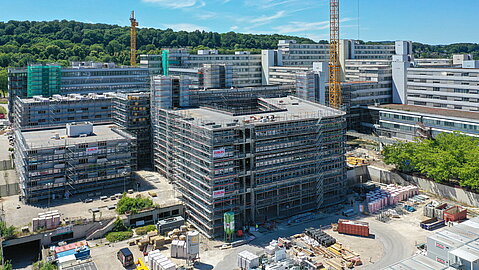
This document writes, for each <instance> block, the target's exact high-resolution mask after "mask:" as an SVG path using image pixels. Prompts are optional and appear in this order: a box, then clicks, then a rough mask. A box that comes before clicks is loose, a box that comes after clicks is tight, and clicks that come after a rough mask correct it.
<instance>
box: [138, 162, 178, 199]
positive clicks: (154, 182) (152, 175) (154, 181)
mask: <svg viewBox="0 0 479 270" xmlns="http://www.w3.org/2000/svg"><path fill="white" fill-rule="evenodd" d="M134 174H135V176H136V178H137V179H139V180H141V181H142V182H145V183H148V185H151V187H150V188H152V189H151V191H153V192H155V193H156V195H157V196H156V197H149V196H148V192H149V191H144V192H142V193H140V194H142V195H143V196H146V197H149V198H150V199H152V200H153V203H155V204H158V205H159V206H160V207H169V206H173V205H178V204H181V201H180V200H179V199H178V197H179V196H180V194H179V193H178V192H177V191H176V190H175V189H174V187H173V184H172V183H170V182H169V181H168V179H166V178H165V177H163V176H162V175H161V174H159V173H157V172H152V171H136V172H134ZM142 185H144V184H142ZM145 185H146V184H145ZM134 196H136V194H135V195H134Z"/></svg>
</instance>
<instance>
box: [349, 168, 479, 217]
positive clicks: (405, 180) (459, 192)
mask: <svg viewBox="0 0 479 270" xmlns="http://www.w3.org/2000/svg"><path fill="white" fill-rule="evenodd" d="M357 170H358V171H359V173H362V172H363V170H364V169H360V167H359V168H358V169H357ZM367 171H368V174H369V177H370V179H371V180H372V181H374V182H379V183H385V184H398V185H415V186H418V187H419V188H420V189H422V190H424V191H426V192H429V193H432V194H436V195H438V196H440V197H444V198H448V199H450V200H453V201H457V202H460V203H462V204H465V205H469V206H473V207H479V194H477V193H473V192H469V191H466V190H463V189H461V188H455V187H450V186H446V185H443V184H440V183H436V182H433V181H429V180H427V179H423V178H419V177H415V176H411V175H406V174H398V173H395V172H391V171H387V170H384V169H381V168H377V167H373V166H368V167H367Z"/></svg>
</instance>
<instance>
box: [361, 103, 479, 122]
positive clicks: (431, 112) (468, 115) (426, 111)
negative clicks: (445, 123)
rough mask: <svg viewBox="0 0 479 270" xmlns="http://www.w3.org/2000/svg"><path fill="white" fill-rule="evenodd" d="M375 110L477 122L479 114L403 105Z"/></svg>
mask: <svg viewBox="0 0 479 270" xmlns="http://www.w3.org/2000/svg"><path fill="white" fill-rule="evenodd" d="M370 108H374V107H370ZM375 108H379V109H390V110H398V111H407V112H412V113H418V114H429V115H440V116H447V117H456V118H461V119H472V120H479V112H477V113H476V112H467V111H458V110H448V109H438V108H429V107H423V106H415V105H404V104H385V105H380V106H377V107H375Z"/></svg>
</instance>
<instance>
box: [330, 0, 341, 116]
mask: <svg viewBox="0 0 479 270" xmlns="http://www.w3.org/2000/svg"><path fill="white" fill-rule="evenodd" d="M329 5H330V18H329V19H330V21H329V27H330V29H329V31H330V32H329V34H330V41H329V106H331V107H333V108H335V109H341V105H342V91H341V64H340V61H339V0H330V2H329Z"/></svg>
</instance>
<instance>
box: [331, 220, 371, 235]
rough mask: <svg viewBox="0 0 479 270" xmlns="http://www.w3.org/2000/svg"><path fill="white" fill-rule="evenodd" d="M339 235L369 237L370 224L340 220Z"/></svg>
mask: <svg viewBox="0 0 479 270" xmlns="http://www.w3.org/2000/svg"><path fill="white" fill-rule="evenodd" d="M338 233H344V234H351V235H359V236H364V237H368V236H369V224H368V223H367V222H360V221H350V220H345V219H340V220H339V221H338Z"/></svg>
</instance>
